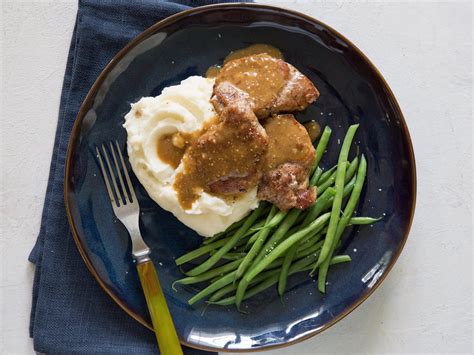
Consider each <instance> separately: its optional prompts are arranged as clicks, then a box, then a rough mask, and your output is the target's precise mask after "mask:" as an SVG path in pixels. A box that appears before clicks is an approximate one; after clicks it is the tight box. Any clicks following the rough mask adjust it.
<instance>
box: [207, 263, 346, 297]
mask: <svg viewBox="0 0 474 355" xmlns="http://www.w3.org/2000/svg"><path fill="white" fill-rule="evenodd" d="M350 260H351V259H350V257H349V256H348V255H341V256H335V257H334V258H333V259H332V260H331V263H330V265H334V264H339V263H342V262H348V261H350ZM315 261H316V258H308V260H304V259H302V260H301V261H298V262H296V263H295V264H294V265H292V266H291V268H290V270H289V273H288V274H289V275H293V274H295V273H297V272H302V271H307V270H311V268H312V265H311V264H312V263H313V262H315ZM259 276H260V275H259ZM278 278H279V276H278V274H277V273H271V274H269V276H267V277H266V279H264V280H263V282H261V283H260V284H258V285H256V286H255V287H252V288H251V289H250V290H249V291H248V292H247V293H246V294H245V295H244V296H243V299H244V300H246V299H249V298H251V297H253V296H255V295H256V294H258V293H260V292H262V291H264V290H266V289H267V288H269V287H270V286H273V285H274V284H275V283H277V282H278ZM256 279H257V278H256ZM236 298H237V296H236V295H234V296H230V297H227V298H224V299H222V300H220V301H214V302H212V301H211V302H208V303H209V304H215V305H220V306H228V305H231V304H234V303H236Z"/></svg>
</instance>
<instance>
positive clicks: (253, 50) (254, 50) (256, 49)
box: [206, 43, 283, 78]
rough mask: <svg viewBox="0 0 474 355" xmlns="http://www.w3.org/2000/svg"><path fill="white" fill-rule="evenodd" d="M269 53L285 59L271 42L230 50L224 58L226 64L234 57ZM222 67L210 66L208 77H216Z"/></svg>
mask: <svg viewBox="0 0 474 355" xmlns="http://www.w3.org/2000/svg"><path fill="white" fill-rule="evenodd" d="M263 53H265V54H268V55H269V56H270V57H273V58H277V59H283V54H282V53H281V51H280V50H279V49H278V48H275V47H273V46H271V45H269V44H262V43H258V44H252V45H251V46H248V47H245V48H242V49H238V50H236V51H232V52H230V53H229V54H228V55H227V57H225V59H224V64H227V63H228V62H230V61H231V60H234V59H240V58H243V57H247V56H249V55H255V54H263ZM221 69H222V66H220V65H213V66H211V67H209V69H207V71H206V78H215V77H216V76H217V75H218V74H219V72H220V70H221Z"/></svg>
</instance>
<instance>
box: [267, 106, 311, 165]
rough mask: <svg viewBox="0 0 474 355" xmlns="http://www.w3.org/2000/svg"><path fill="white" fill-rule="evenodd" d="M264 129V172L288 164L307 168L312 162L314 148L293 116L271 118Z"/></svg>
mask: <svg viewBox="0 0 474 355" xmlns="http://www.w3.org/2000/svg"><path fill="white" fill-rule="evenodd" d="M264 128H265V130H266V132H267V135H268V153H267V159H266V163H265V168H264V170H266V171H268V170H271V169H274V168H276V167H277V166H279V165H280V164H283V163H288V162H292V163H299V164H301V165H302V166H307V165H308V164H311V162H312V161H313V160H314V148H313V145H312V143H311V141H310V138H309V136H308V133H307V132H306V130H305V128H304V127H303V126H302V125H301V124H300V123H299V122H298V121H296V120H295V119H294V117H293V115H278V116H272V117H270V118H268V119H267V120H266V122H265V124H264Z"/></svg>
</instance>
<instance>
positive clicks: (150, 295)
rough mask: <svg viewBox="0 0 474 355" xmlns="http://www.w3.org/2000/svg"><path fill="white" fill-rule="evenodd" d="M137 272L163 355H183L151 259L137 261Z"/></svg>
mask: <svg viewBox="0 0 474 355" xmlns="http://www.w3.org/2000/svg"><path fill="white" fill-rule="evenodd" d="M137 270H138V275H139V277H140V282H141V284H142V288H143V293H144V294H145V298H146V304H147V305H148V311H149V312H150V317H151V321H152V323H153V328H154V330H155V335H156V339H157V340H158V346H159V348H160V354H162V355H182V354H183V350H182V349H181V344H180V343H179V338H178V335H177V334H176V329H175V327H174V324H173V319H172V318H171V314H170V311H169V309H168V305H167V304H166V299H165V296H164V294H163V290H162V289H161V286H160V281H159V279H158V275H157V274H156V269H155V266H154V265H153V262H152V261H151V260H150V259H147V260H143V261H137Z"/></svg>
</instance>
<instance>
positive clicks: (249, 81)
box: [216, 53, 289, 109]
mask: <svg viewBox="0 0 474 355" xmlns="http://www.w3.org/2000/svg"><path fill="white" fill-rule="evenodd" d="M288 78H289V68H288V65H287V64H286V63H285V62H281V61H277V60H275V59H274V58H273V57H271V56H269V55H268V54H265V53H264V54H258V55H253V56H250V57H244V58H241V59H240V60H234V61H230V62H229V63H227V64H226V65H224V67H223V68H222V69H221V71H220V73H219V75H218V77H217V78H216V85H218V84H219V83H220V82H224V81H228V82H230V83H232V84H233V85H235V86H236V87H237V88H239V89H240V90H242V91H244V92H246V93H247V94H249V96H250V98H251V99H252V101H253V102H254V104H255V107H256V108H262V109H265V108H266V107H270V106H271V105H272V103H273V102H274V101H275V99H276V98H277V96H278V94H279V93H280V91H281V89H282V88H283V86H284V85H285V84H286V82H287V81H288Z"/></svg>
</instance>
